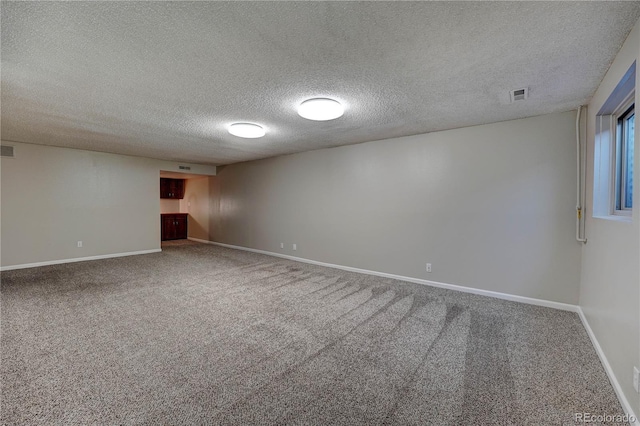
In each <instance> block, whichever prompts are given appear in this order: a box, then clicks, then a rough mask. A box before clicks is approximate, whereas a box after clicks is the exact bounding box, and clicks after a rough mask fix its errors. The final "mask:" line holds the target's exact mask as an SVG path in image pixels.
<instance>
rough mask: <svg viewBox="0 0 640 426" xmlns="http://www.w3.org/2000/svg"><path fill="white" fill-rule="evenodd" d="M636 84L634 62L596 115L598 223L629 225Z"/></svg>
mask: <svg viewBox="0 0 640 426" xmlns="http://www.w3.org/2000/svg"><path fill="white" fill-rule="evenodd" d="M635 83H636V63H635V62H634V63H633V64H632V65H631V66H630V67H629V69H628V70H627V72H626V73H625V74H624V76H623V77H622V79H621V80H620V81H619V82H618V85H617V86H616V87H615V89H613V91H612V92H611V93H610V94H609V97H608V98H607V100H606V101H605V102H604V103H603V104H602V107H601V108H600V110H599V111H598V112H597V113H596V123H595V124H596V129H595V130H596V132H595V140H594V146H593V161H594V164H593V165H594V169H593V171H594V172H593V217H596V218H599V219H607V220H616V221H620V222H627V223H631V222H632V220H631V217H632V208H633V166H634V162H633V158H634V149H635V140H634V139H635V138H634V134H635V127H636V126H635V124H636V112H635V111H636V110H635V99H636V84H635ZM636 201H637V200H636Z"/></svg>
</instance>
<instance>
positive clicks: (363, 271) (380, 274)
mask: <svg viewBox="0 0 640 426" xmlns="http://www.w3.org/2000/svg"><path fill="white" fill-rule="evenodd" d="M189 239H190V240H192V241H197V242H199V243H205V244H213V245H216V246H221V247H227V248H232V249H237V250H244V251H250V252H253V253H260V254H266V255H267V256H275V257H282V258H284V259H289V260H295V261H297V262H303V263H310V264H312V265H319V266H325V267H327V268H335V269H342V270H344V271H350V272H358V273H360V274H367V275H375V276H378V277H385V278H392V279H395V280H400V281H408V282H411V283H416V284H423V285H428V286H431V287H439V288H445V289H448V290H455V291H461V292H464V293H472V294H477V295H480V296H488V297H494V298H496V299H503V300H510V301H513V302H520V303H526V304H529V305H537V306H545V307H547V308H554V309H560V310H563V311H570V312H578V306H576V305H571V304H568V303H561V302H554V301H551V300H543V299H534V298H531V297H525V296H517V295H515V294H507V293H499V292H497V291H490V290H482V289H477V288H472V287H464V286H460V285H455V284H447V283H441V282H437V281H429V280H423V279H421V278H413V277H405V276H403V275H395V274H389V273H386V272H378V271H370V270H368V269H360V268H353V267H351V266H344V265H335V264H333V263H325V262H318V261H317V260H311V259H305V258H303V257H295V256H289V255H286V254H281V253H274V252H270V251H266V250H258V249H253V248H248V247H241V246H234V245H231V244H224V243H218V242H215V241H207V240H201V239H199V238H192V237H189Z"/></svg>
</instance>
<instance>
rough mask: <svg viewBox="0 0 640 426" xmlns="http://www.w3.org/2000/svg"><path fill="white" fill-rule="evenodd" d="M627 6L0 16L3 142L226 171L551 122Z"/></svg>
mask: <svg viewBox="0 0 640 426" xmlns="http://www.w3.org/2000/svg"><path fill="white" fill-rule="evenodd" d="M639 3H640V2H472V3H466V2H368V3H364V2H256V3H250V2H193V3H192V2H2V10H1V13H2V46H1V47H2V58H1V60H2V99H1V100H2V139H3V140H9V141H17V142H29V143H37V144H47V145H56V146H67V147H73V148H82V149H89V150H96V151H106V152H115V153H122V154H132V155H141V156H146V157H154V158H161V159H167V160H175V161H189V162H197V163H205V164H228V163H233V162H238V161H244V160H252V159H257V158H264V157H269V156H273V155H278V154H284V153H292V152H299V151H307V150H311V149H318V148H323V147H330V146H337V145H346V144H353V143H358V142H365V141H371V140H377V139H385V138H390V137H397V136H405V135H412V134H418V133H426V132H431V131H435V130H443V129H449V128H455V127H463V126H469V125H475V124H482V123H490V122H496V121H502V120H509V119H514V118H521V117H527V116H533V115H539V114H546V113H551V112H557V111H566V110H570V109H573V108H576V107H578V105H580V104H584V103H586V102H587V101H588V100H589V98H590V96H591V95H592V94H593V92H594V91H595V89H596V87H597V86H598V84H599V82H600V81H601V79H602V77H603V76H604V74H605V72H606V70H607V68H608V66H609V64H610V63H611V61H612V60H613V58H614V57H615V54H616V53H617V51H618V49H619V48H620V46H621V45H622V43H623V41H624V39H625V37H626V35H627V34H628V33H629V31H630V30H631V28H632V27H633V25H634V23H635V22H636V20H637V19H638V17H639V16H640V4H639ZM521 87H529V89H530V97H529V99H528V100H526V101H523V102H519V103H515V104H509V90H510V89H517V88H521ZM311 96H329V97H333V98H335V99H338V100H340V101H341V102H343V104H344V105H345V106H346V112H345V114H344V116H343V117H341V118H339V119H337V120H334V121H330V122H314V121H308V120H304V119H302V118H300V117H299V116H298V115H297V113H296V105H297V104H298V103H299V102H301V101H302V100H304V99H305V98H307V97H311ZM234 121H252V122H258V123H261V124H263V125H264V126H265V127H266V129H267V136H265V137H263V138H261V139H241V138H237V137H235V136H231V135H229V134H228V133H227V132H226V126H227V125H228V124H229V123H230V122H234Z"/></svg>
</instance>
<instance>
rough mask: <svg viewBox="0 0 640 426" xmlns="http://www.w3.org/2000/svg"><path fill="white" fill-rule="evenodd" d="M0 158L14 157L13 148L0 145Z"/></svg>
mask: <svg viewBox="0 0 640 426" xmlns="http://www.w3.org/2000/svg"><path fill="white" fill-rule="evenodd" d="M0 157H9V158H13V157H15V153H14V152H13V147H12V146H9V145H0Z"/></svg>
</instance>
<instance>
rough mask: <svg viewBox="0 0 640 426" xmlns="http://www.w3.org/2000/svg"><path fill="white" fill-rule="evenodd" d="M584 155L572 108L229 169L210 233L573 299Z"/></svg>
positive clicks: (222, 174)
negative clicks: (579, 156) (579, 161)
mask: <svg viewBox="0 0 640 426" xmlns="http://www.w3.org/2000/svg"><path fill="white" fill-rule="evenodd" d="M574 153H575V111H573V112H566V113H562V114H552V115H545V116H540V117H533V118H527V119H522V120H515V121H508V122H503V123H496V124H490V125H483V126H476V127H469V128H464V129H457V130H450V131H444V132H437V133H430V134H426V135H420V136H411V137H406V138H399V139H390V140H385V141H378V142H370V143H366V144H360V145H355V146H348V147H339V148H332V149H325V150H319V151H313V152H307V153H301V154H294V155H289V156H282V157H277V158H273V159H266V160H260V161H255V162H248V163H240V164H233V165H230V166H225V167H220V168H219V169H218V175H217V176H216V177H214V178H212V180H213V181H214V183H213V184H212V186H211V193H212V204H211V207H212V213H211V230H210V231H211V236H212V239H213V240H215V241H219V242H223V243H229V244H235V245H240V246H246V247H252V248H257V249H262V250H268V251H273V252H282V253H286V254H289V255H295V256H299V257H303V258H308V259H313V260H317V261H322V262H328V263H333V264H339V265H346V266H352V267H357V268H363V269H369V270H374V271H381V272H387V273H393V274H399V275H403V276H409V277H416V278H423V279H429V280H433V281H439V282H445V283H450V284H457V285H463V286H469V287H474V288H480V289H485V290H492V291H498V292H503V293H509V294H516V295H520V296H527V297H534V298H540V299H546V300H553V301H558V302H565V303H573V304H575V303H577V301H578V280H579V268H580V247H579V245H578V243H576V241H575V239H574V217H575V195H574V194H575V182H576V181H575V167H576V166H575V158H574ZM281 242H283V243H285V249H280V243H281ZM293 243H296V244H297V251H292V244H293ZM426 262H431V263H432V265H433V272H432V273H427V272H426V271H425V263H426Z"/></svg>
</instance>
